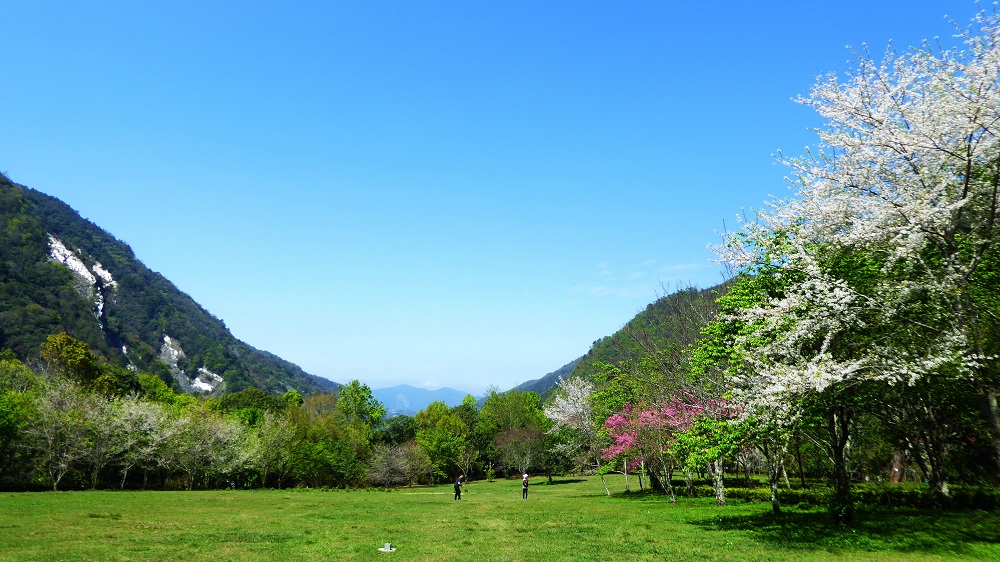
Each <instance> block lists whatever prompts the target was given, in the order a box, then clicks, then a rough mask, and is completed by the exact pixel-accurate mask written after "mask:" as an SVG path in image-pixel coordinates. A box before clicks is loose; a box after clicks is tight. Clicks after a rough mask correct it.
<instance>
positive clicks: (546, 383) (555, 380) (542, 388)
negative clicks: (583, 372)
mask: <svg viewBox="0 0 1000 562" xmlns="http://www.w3.org/2000/svg"><path fill="white" fill-rule="evenodd" d="M581 359H583V357H577V358H576V359H574V360H572V361H570V362H569V363H567V364H565V365H563V366H562V367H559V368H558V369H556V370H555V371H552V372H551V373H548V374H547V375H545V376H544V377H542V378H540V379H534V380H530V381H526V382H523V383H521V384H519V385H517V386H515V387H514V390H521V391H524V392H534V393H537V394H538V395H539V396H541V397H542V402H545V400H546V399H547V398H548V397H549V394H551V393H552V391H553V390H555V388H556V385H557V384H559V379H562V378H568V377H569V375H570V373H572V372H573V369H575V368H576V366H577V364H578V363H579V362H580V360H581Z"/></svg>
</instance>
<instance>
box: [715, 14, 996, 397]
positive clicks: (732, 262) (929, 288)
mask: <svg viewBox="0 0 1000 562" xmlns="http://www.w3.org/2000/svg"><path fill="white" fill-rule="evenodd" d="M960 37H962V38H963V40H964V44H965V47H964V49H959V50H941V49H936V48H933V47H932V46H930V45H929V44H926V43H925V44H924V45H923V46H922V47H921V48H918V49H912V50H909V51H907V52H905V53H903V54H898V53H896V52H895V51H894V50H892V49H889V50H888V51H887V52H886V54H885V57H884V58H883V60H882V62H881V63H877V62H875V61H874V60H872V58H871V57H870V56H869V55H868V53H867V50H863V51H862V52H860V53H857V54H858V62H857V64H856V66H855V68H854V70H853V71H852V72H851V73H849V74H848V75H847V76H846V78H844V79H840V78H838V77H837V76H835V75H830V76H827V77H825V78H824V79H822V80H820V81H819V82H818V83H817V84H816V85H815V86H814V87H813V89H812V92H811V94H810V95H809V96H808V97H805V98H800V100H799V101H800V102H801V103H803V104H805V105H808V106H810V107H812V108H814V109H815V110H816V111H817V112H818V113H819V114H820V115H821V116H822V117H823V118H824V119H825V120H826V123H825V125H824V126H823V127H822V128H821V129H819V130H818V131H817V133H818V135H819V138H820V144H819V147H818V150H816V151H813V152H810V153H808V154H807V156H806V157H803V158H783V157H782V158H781V161H782V162H783V163H785V164H786V165H787V166H789V168H790V169H791V170H792V172H793V176H794V177H792V178H790V179H789V181H790V182H791V184H792V185H793V187H794V188H795V190H796V191H795V195H794V196H793V197H790V198H787V199H782V200H774V201H771V202H770V203H769V204H768V206H767V208H766V209H764V210H763V211H761V212H759V213H757V214H756V215H755V216H754V217H752V218H751V219H746V218H742V219H740V228H739V231H738V232H732V233H726V234H725V235H724V241H723V243H722V244H721V245H720V246H718V247H717V248H716V251H717V252H718V254H719V256H720V260H721V261H722V262H723V263H726V264H727V265H729V266H730V267H732V268H733V269H734V270H735V271H737V272H741V273H746V274H751V275H752V274H755V273H757V272H760V271H762V268H766V269H767V270H768V271H769V273H770V274H776V275H779V276H783V278H784V279H785V280H786V281H787V285H786V286H785V288H784V291H783V294H782V296H781V297H780V298H775V299H772V300H770V301H767V302H764V303H762V304H760V305H758V306H754V307H751V308H749V309H745V310H742V311H740V312H739V313H737V314H735V315H733V318H732V319H733V320H736V321H739V322H741V323H743V324H744V325H746V326H748V327H749V328H748V330H746V331H745V332H744V334H743V335H742V336H741V338H740V341H739V342H737V343H738V344H739V345H740V346H742V348H743V349H744V350H745V352H746V353H745V354H746V357H745V359H746V362H747V365H748V369H747V370H746V371H747V372H746V373H745V374H744V375H743V376H742V378H741V379H740V380H739V381H738V383H739V386H740V388H741V389H742V390H741V398H742V399H743V400H744V402H746V403H747V404H748V405H750V406H758V407H760V408H773V407H775V404H777V403H778V402H780V401H781V400H783V399H786V398H787V397H788V396H790V395H795V394H799V393H802V392H807V391H822V390H824V389H825V388H827V387H829V386H830V385H832V384H838V383H845V382H847V383H850V382H851V381H857V380H873V379H874V380H888V381H889V382H903V383H912V382H913V381H915V380H917V379H919V378H921V377H925V376H928V375H931V374H935V373H938V372H940V371H941V370H942V369H949V370H951V371H952V372H956V373H958V374H963V373H964V374H965V375H969V376H975V372H976V370H977V369H979V368H980V367H981V366H982V365H983V364H984V363H985V362H986V361H989V360H991V358H990V357H988V356H987V354H986V353H985V352H984V351H983V350H982V349H979V348H978V346H977V337H976V333H975V330H976V327H975V321H974V317H975V314H976V311H975V310H971V309H970V305H969V298H968V294H969V285H970V283H971V281H970V279H971V278H972V276H973V274H974V272H975V271H976V268H977V267H978V266H979V265H980V260H981V259H982V255H983V254H984V252H985V249H986V248H988V245H989V244H990V243H991V242H992V238H994V237H995V234H994V232H995V231H994V222H995V221H996V220H997V206H998V201H1000V198H998V182H1000V139H998V135H997V133H998V127H1000V17H998V15H997V14H993V15H987V14H980V15H979V16H977V18H976V19H975V20H974V21H973V24H972V26H971V27H970V28H969V30H968V31H965V32H961V33H960ZM835 252H857V253H863V254H866V255H873V256H878V258H879V260H880V263H881V266H880V267H881V271H880V272H879V274H878V276H877V279H875V280H874V282H875V285H874V288H869V289H868V290H864V291H862V290H859V289H858V288H857V287H856V286H854V285H852V283H850V282H849V280H848V279H845V278H843V277H842V276H838V275H837V274H834V273H831V272H830V271H829V268H827V267H825V263H826V262H827V256H829V255H831V254H832V253H835ZM929 256H930V257H929ZM855 285H856V284H855ZM917 297H919V299H918V298H917ZM917 300H920V306H921V308H920V309H919V310H920V313H919V314H917V313H915V312H914V310H916V308H917V307H916V306H915V305H914V303H915V302H916V301H917ZM920 315H922V316H920ZM921 322H922V324H921ZM894 326H895V327H898V328H899V329H900V330H906V329H909V328H911V327H912V328H913V329H914V332H915V333H916V332H919V333H921V334H925V335H927V334H931V335H933V337H926V338H924V339H919V340H915V341H912V342H910V343H912V345H899V343H898V342H894V343H892V344H891V345H890V344H888V343H886V344H880V343H876V342H872V343H871V344H870V345H869V346H867V347H866V348H865V349H861V350H858V349H849V350H845V346H844V345H843V343H842V342H843V341H844V338H843V336H845V335H847V334H852V333H853V334H864V333H866V331H868V330H876V329H881V330H883V331H885V332H890V333H891V332H892V329H893V327H894ZM838 342H840V343H838Z"/></svg>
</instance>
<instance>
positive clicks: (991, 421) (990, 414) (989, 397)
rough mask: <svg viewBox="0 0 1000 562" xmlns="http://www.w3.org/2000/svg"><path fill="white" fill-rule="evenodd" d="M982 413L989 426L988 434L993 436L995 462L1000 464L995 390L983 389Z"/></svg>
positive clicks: (999, 417) (999, 409) (999, 413)
mask: <svg viewBox="0 0 1000 562" xmlns="http://www.w3.org/2000/svg"><path fill="white" fill-rule="evenodd" d="M983 402H984V404H983V414H984V415H985V416H986V425H987V427H989V430H990V435H991V436H992V437H993V450H994V453H995V454H996V461H997V464H1000V407H998V405H997V391H996V389H994V388H989V389H986V390H984V391H983Z"/></svg>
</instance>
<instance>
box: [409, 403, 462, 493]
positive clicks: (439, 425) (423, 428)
mask: <svg viewBox="0 0 1000 562" xmlns="http://www.w3.org/2000/svg"><path fill="white" fill-rule="evenodd" d="M414 421H415V422H416V424H417V436H416V440H417V443H419V444H420V446H421V447H423V448H424V450H425V451H427V454H428V456H430V458H431V462H432V463H433V464H434V468H435V472H436V474H437V475H439V476H448V475H449V472H450V471H449V468H451V466H452V465H457V464H459V462H460V458H461V456H462V453H463V452H464V451H465V446H466V444H467V440H466V437H467V436H468V434H469V428H468V426H466V425H465V422H464V421H462V418H461V417H459V415H458V414H457V413H456V412H455V411H453V409H452V408H450V407H449V406H448V405H447V404H445V403H444V402H440V401H438V402H432V403H431V404H429V405H428V406H427V407H426V408H424V409H423V410H421V411H420V412H418V413H417V415H416V416H414Z"/></svg>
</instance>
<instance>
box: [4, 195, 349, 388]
mask: <svg viewBox="0 0 1000 562" xmlns="http://www.w3.org/2000/svg"><path fill="white" fill-rule="evenodd" d="M59 332H67V333H68V334H70V335H71V336H73V337H75V338H77V339H79V340H82V341H84V342H86V343H87V344H88V345H90V347H91V349H92V350H93V351H94V352H95V353H97V354H99V355H102V356H104V357H105V358H107V359H108V361H110V362H112V363H114V364H118V365H121V366H126V367H132V368H135V369H139V370H143V371H147V372H151V373H155V374H158V375H160V376H161V378H163V379H164V380H165V381H167V382H168V383H171V384H173V385H174V386H175V387H176V388H179V389H181V390H185V391H189V392H199V391H205V392H212V393H213V394H217V393H221V392H235V391H239V390H242V389H245V388H249V387H256V388H260V389H262V390H266V391H269V392H284V391H286V390H290V389H296V390H298V391H299V392H302V393H309V392H316V391H331V390H336V388H337V384H336V383H334V382H332V381H329V380H327V379H324V378H321V377H317V376H314V375H310V374H308V373H306V372H304V371H303V370H302V369H301V368H299V367H298V366H296V365H294V364H292V363H289V362H288V361H285V360H283V359H281V358H279V357H277V356H275V355H272V354H270V353H267V352H264V351H261V350H258V349H255V348H253V347H251V346H249V345H247V344H246V343H244V342H242V341H240V340H237V339H236V338H235V337H233V335H232V334H231V333H230V332H229V330H228V329H227V328H226V325H225V324H224V323H223V322H222V320H220V319H218V318H216V317H214V316H212V315H211V314H210V313H209V312H208V311H206V310H205V309H204V308H202V307H201V306H200V305H199V304H198V303H196V302H195V301H194V300H193V299H192V298H191V297H189V296H188V295H186V294H184V293H183V292H181V291H180V290H178V289H177V287H175V286H174V285H173V283H171V282H170V281H168V280H167V279H165V278H164V277H163V276H162V275H160V274H158V273H156V272H154V271H151V270H150V269H149V268H147V267H146V266H145V265H143V264H142V262H140V261H139V260H138V259H136V257H135V255H134V254H133V252H132V249H131V248H129V246H128V245H127V244H125V243H124V242H121V241H119V240H117V239H115V238H114V237H113V236H111V235H110V234H108V233H107V232H105V231H104V230H102V229H101V228H100V227H98V226H97V225H95V224H93V223H91V222H90V221H87V220H85V219H83V218H82V217H80V215H79V214H78V213H77V212H76V211H74V210H73V209H72V208H70V207H69V206H68V205H66V204H65V203H63V202H62V201H60V200H58V199H56V198H54V197H50V196H48V195H45V194H44V193H40V192H38V191H35V190H33V189H30V188H27V187H24V186H21V185H18V184H15V183H13V182H11V181H10V180H9V179H8V178H6V177H4V176H3V175H0V347H6V348H10V349H11V350H13V351H14V353H15V354H16V355H18V356H19V357H22V358H25V359H31V358H33V357H37V356H38V353H39V348H40V346H41V344H42V342H44V341H45V338H46V337H48V336H49V335H50V334H54V333H59Z"/></svg>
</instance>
